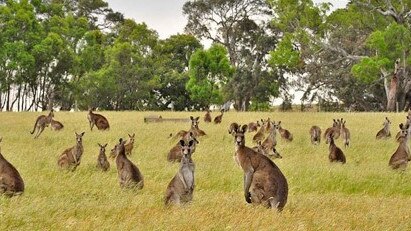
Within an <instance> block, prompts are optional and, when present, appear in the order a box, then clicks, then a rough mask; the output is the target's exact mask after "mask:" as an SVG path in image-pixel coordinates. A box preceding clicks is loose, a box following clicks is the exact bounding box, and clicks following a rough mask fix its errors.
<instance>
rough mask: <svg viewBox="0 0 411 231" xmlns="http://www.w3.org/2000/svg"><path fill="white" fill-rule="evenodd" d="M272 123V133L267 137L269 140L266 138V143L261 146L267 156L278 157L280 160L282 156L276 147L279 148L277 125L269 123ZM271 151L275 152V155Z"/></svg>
mask: <svg viewBox="0 0 411 231" xmlns="http://www.w3.org/2000/svg"><path fill="white" fill-rule="evenodd" d="M268 123H271V125H270V133H269V135H268V136H267V138H265V140H264V142H263V143H262V144H261V146H262V147H263V149H264V150H265V152H266V153H267V154H268V155H266V156H269V157H270V156H273V157H278V158H282V157H281V155H280V154H279V153H278V152H277V150H276V149H275V146H277V139H276V137H277V129H278V127H277V125H276V124H275V121H273V122H270V121H269V122H268ZM271 151H273V153H271Z"/></svg>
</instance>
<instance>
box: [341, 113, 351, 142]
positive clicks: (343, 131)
mask: <svg viewBox="0 0 411 231" xmlns="http://www.w3.org/2000/svg"><path fill="white" fill-rule="evenodd" d="M345 122H347V121H345V120H343V118H341V132H340V134H341V137H342V139H343V142H344V147H345V148H347V147H348V146H350V137H351V134H350V130H349V129H348V128H347V127H346V126H345Z"/></svg>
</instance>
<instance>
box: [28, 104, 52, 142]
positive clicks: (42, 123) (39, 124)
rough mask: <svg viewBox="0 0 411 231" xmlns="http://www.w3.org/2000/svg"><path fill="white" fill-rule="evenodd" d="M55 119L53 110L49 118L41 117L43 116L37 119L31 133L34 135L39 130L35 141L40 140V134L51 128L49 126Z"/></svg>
mask: <svg viewBox="0 0 411 231" xmlns="http://www.w3.org/2000/svg"><path fill="white" fill-rule="evenodd" d="M53 117H54V111H53V109H52V110H51V111H50V112H49V114H48V115H47V116H45V115H41V116H39V117H37V119H36V123H34V128H33V131H31V132H30V134H34V131H36V129H37V132H36V135H35V136H34V139H36V138H38V137H39V136H40V134H41V133H42V132H43V131H44V128H46V127H47V126H49V124H50V123H51V121H52V120H53Z"/></svg>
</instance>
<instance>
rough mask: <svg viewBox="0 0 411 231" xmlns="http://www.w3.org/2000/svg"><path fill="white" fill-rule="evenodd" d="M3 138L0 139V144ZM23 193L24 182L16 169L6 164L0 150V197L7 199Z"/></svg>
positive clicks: (8, 163)
mask: <svg viewBox="0 0 411 231" xmlns="http://www.w3.org/2000/svg"><path fill="white" fill-rule="evenodd" d="M2 139H3V138H0V143H1V141H2ZM23 192H24V181H23V178H21V176H20V173H19V172H18V171H17V169H16V168H15V167H14V166H13V165H12V164H11V163H10V162H8V161H7V160H6V159H5V158H4V156H3V155H2V153H1V149H0V195H1V194H2V195H5V196H7V197H12V196H17V195H21V194H22V193H23Z"/></svg>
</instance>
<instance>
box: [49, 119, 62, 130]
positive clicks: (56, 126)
mask: <svg viewBox="0 0 411 231" xmlns="http://www.w3.org/2000/svg"><path fill="white" fill-rule="evenodd" d="M50 127H51V130H54V131H60V130H62V129H63V128H64V125H63V124H62V123H61V122H59V121H57V120H54V119H52V120H51V122H50Z"/></svg>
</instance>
